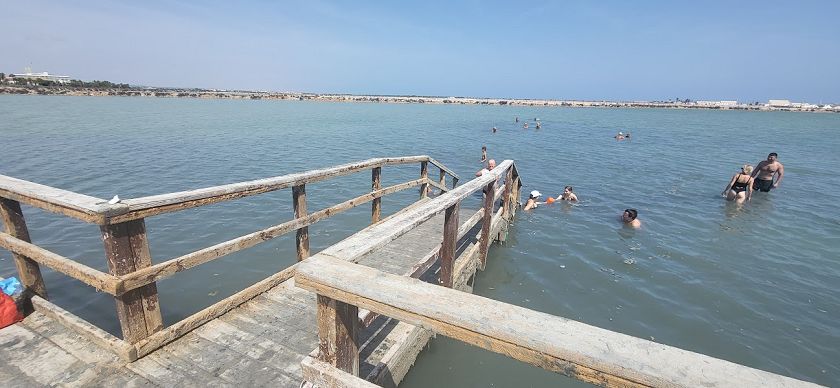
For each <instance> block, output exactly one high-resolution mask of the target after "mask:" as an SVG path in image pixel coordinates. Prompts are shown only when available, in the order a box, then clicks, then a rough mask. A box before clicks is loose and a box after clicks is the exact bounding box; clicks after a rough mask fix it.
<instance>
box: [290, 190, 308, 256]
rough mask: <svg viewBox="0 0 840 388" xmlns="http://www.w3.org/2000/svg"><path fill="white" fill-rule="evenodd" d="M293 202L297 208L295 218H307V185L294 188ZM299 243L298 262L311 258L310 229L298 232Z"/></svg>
mask: <svg viewBox="0 0 840 388" xmlns="http://www.w3.org/2000/svg"><path fill="white" fill-rule="evenodd" d="M292 202H293V203H294V207H295V218H301V217H306V184H300V185H297V186H293V187H292ZM295 241H296V243H297V260H298V261H301V260H303V259H305V258H307V257H309V227H308V226H304V227H302V228H300V229H298V230H297V235H296V238H295Z"/></svg>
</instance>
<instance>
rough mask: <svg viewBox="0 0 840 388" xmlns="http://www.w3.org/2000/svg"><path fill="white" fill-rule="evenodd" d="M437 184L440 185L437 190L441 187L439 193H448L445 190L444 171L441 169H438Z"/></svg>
mask: <svg viewBox="0 0 840 388" xmlns="http://www.w3.org/2000/svg"><path fill="white" fill-rule="evenodd" d="M438 184H440V186H438V188H439V189H441V187H443V188H442V189H441V190H442V191H441V193H443V192H444V191H449V190H447V189H446V170H444V169H442V168H441V169H440V177H439V178H438Z"/></svg>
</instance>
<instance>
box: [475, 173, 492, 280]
mask: <svg viewBox="0 0 840 388" xmlns="http://www.w3.org/2000/svg"><path fill="white" fill-rule="evenodd" d="M495 198H496V185H495V184H489V185H487V186H485V187H484V209H482V210H484V212H483V213H484V220H483V222H482V224H481V237H479V243H478V246H479V256H478V257H479V260H480V261H481V268H484V266H485V265H486V264H487V251H488V249H489V248H490V240H491V237H490V222H491V221H492V218H493V204H494V203H495Z"/></svg>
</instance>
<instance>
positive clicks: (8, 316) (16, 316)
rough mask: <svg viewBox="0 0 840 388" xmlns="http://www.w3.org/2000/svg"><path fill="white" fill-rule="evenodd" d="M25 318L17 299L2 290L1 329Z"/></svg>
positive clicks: (0, 305)
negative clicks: (16, 303)
mask: <svg viewBox="0 0 840 388" xmlns="http://www.w3.org/2000/svg"><path fill="white" fill-rule="evenodd" d="M21 320H23V314H21V313H20V311H18V309H17V306H16V305H15V300H14V299H12V297H11V296H8V295H6V294H4V293H2V292H0V329H2V328H4V327H6V326H9V325H12V324H14V323H16V322H19V321H21Z"/></svg>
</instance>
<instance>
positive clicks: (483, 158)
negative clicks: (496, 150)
mask: <svg viewBox="0 0 840 388" xmlns="http://www.w3.org/2000/svg"><path fill="white" fill-rule="evenodd" d="M485 161H487V146H481V163H484V162H485Z"/></svg>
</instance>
